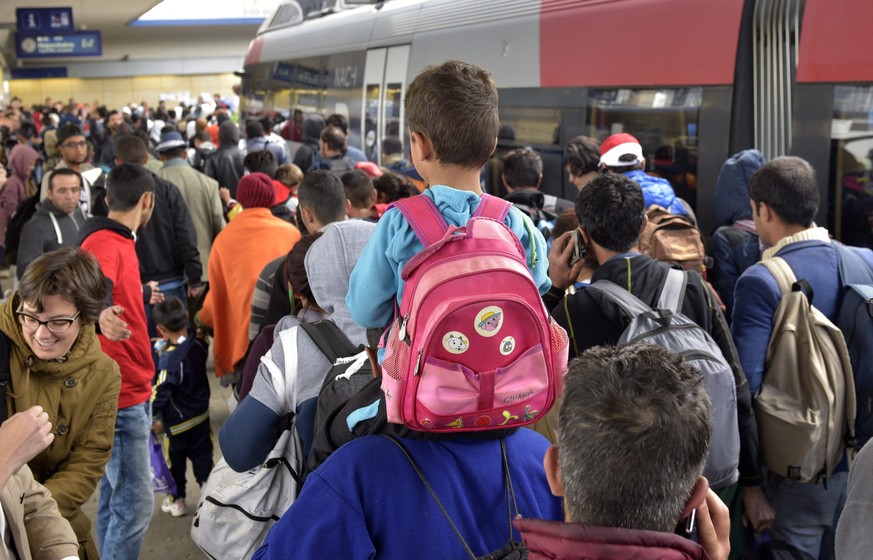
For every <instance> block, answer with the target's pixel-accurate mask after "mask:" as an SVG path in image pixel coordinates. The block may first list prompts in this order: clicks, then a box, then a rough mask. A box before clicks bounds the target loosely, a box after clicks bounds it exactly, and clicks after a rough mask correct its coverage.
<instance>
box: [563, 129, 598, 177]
mask: <svg viewBox="0 0 873 560" xmlns="http://www.w3.org/2000/svg"><path fill="white" fill-rule="evenodd" d="M599 166H600V142H598V141H597V140H596V139H594V138H591V137H590V136H577V137H576V138H573V139H572V140H570V142H569V143H568V144H567V147H566V148H564V169H566V170H567V175H568V176H569V177H570V182H571V183H573V184H574V185H576V188H577V189H579V190H582V189H583V188H584V187H585V185H587V184H588V181H590V180H591V179H593V178H595V177H596V176H597V169H598V167H599Z"/></svg>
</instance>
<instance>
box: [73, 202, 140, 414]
mask: <svg viewBox="0 0 873 560" xmlns="http://www.w3.org/2000/svg"><path fill="white" fill-rule="evenodd" d="M81 245H82V249H85V250H86V251H88V252H90V253H91V254H92V255H94V256H95V257H96V258H97V262H99V263H100V268H101V269H102V270H103V275H104V276H106V278H107V279H108V280H109V281H110V282H111V283H112V304H113V305H120V306H122V307H123V308H124V313H123V314H122V315H121V318H122V319H123V320H124V321H125V322H126V323H127V328H128V329H130V331H131V332H132V333H133V334H132V335H131V337H130V338H129V339H127V340H123V341H121V342H112V341H110V340H108V339H107V338H106V337H105V336H103V335H100V346H101V347H102V348H103V351H104V352H105V353H106V354H108V355H109V357H110V358H112V359H113V360H115V361H116V362H118V367H119V368H120V369H121V394H119V396H118V408H119V409H121V408H127V407H130V406H134V405H137V404H141V403H144V402H145V401H147V400H149V398H150V397H151V394H152V377H154V374H155V364H154V362H153V361H152V354H151V342H150V340H149V333H148V326H147V323H146V315H145V305H144V303H143V290H142V283H141V282H140V277H139V260H138V259H137V258H136V246H135V245H134V239H133V233H131V231H130V230H129V229H128V228H126V227H125V226H123V225H122V224H120V223H118V222H116V221H115V220H110V219H109V218H103V217H94V218H91V219H89V220H88V221H87V222H85V225H83V226H82V243H81Z"/></svg>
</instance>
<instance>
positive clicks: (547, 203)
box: [501, 148, 573, 229]
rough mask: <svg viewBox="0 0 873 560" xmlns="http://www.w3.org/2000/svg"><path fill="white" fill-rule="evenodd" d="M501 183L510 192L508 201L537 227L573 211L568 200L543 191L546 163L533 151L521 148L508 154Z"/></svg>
mask: <svg viewBox="0 0 873 560" xmlns="http://www.w3.org/2000/svg"><path fill="white" fill-rule="evenodd" d="M501 180H502V181H503V186H504V187H506V191H507V192H508V193H509V194H507V195H506V200H508V201H509V202H511V203H512V204H513V205H515V207H516V208H518V209H519V210H521V211H522V212H524V213H525V214H527V215H528V216H530V218H531V220H533V222H534V224H535V225H537V226H540V222H542V221H544V220H545V221H546V222H551V225H554V220H555V219H556V218H557V217H558V215H559V214H560V213H561V212H563V211H564V210H567V209H568V208H573V203H572V202H570V201H569V200H564V199H563V198H558V197H557V196H555V195H552V194H543V193H541V192H540V190H539V189H540V183H542V180H543V160H542V158H540V155H539V154H538V153H537V152H536V151H535V150H533V149H531V148H519V149H516V150H512V151H511V152H509V153H508V154H506V157H504V158H503V173H502V174H501ZM549 229H551V228H549Z"/></svg>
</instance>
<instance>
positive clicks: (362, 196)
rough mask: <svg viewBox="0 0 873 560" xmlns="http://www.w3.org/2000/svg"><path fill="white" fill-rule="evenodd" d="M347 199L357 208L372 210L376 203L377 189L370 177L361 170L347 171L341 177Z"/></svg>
mask: <svg viewBox="0 0 873 560" xmlns="http://www.w3.org/2000/svg"><path fill="white" fill-rule="evenodd" d="M340 180H341V181H342V182H343V188H344V189H345V191H346V198H348V199H349V202H351V203H352V206H354V207H355V208H371V207H372V206H373V204H375V202H376V189H374V188H373V181H372V179H370V176H369V175H367V174H366V173H364V172H363V171H361V170H359V169H354V170H352V171H346V172H345V173H343V174H342V177H340Z"/></svg>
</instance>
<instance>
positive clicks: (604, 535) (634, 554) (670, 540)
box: [513, 519, 709, 560]
mask: <svg viewBox="0 0 873 560" xmlns="http://www.w3.org/2000/svg"><path fill="white" fill-rule="evenodd" d="M513 525H515V528H516V529H518V530H519V532H520V533H521V539H522V540H523V541H524V544H525V545H526V546H527V547H528V549H530V556H529V558H530V560H545V559H557V560H637V559H640V558H643V559H645V558H652V559H654V558H657V559H658V560H709V556H708V555H707V554H706V551H704V550H703V547H701V546H700V545H699V544H697V543H695V542H693V541H690V540H688V539H686V538H684V537H680V536H679V535H674V534H672V533H661V532H657V531H634V530H630V529H615V528H612V527H595V526H593V525H582V524H581V523H561V522H559V521H542V520H539V519H517V520H515V521H514V522H513Z"/></svg>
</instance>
